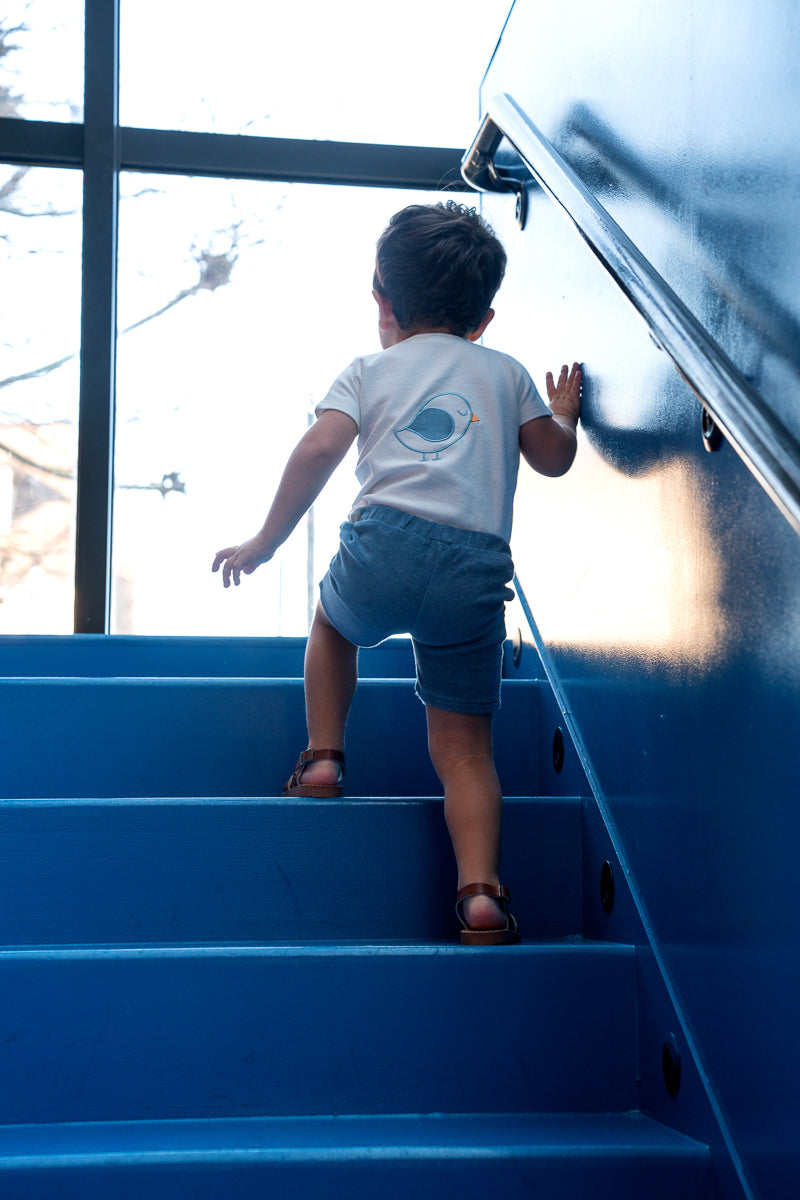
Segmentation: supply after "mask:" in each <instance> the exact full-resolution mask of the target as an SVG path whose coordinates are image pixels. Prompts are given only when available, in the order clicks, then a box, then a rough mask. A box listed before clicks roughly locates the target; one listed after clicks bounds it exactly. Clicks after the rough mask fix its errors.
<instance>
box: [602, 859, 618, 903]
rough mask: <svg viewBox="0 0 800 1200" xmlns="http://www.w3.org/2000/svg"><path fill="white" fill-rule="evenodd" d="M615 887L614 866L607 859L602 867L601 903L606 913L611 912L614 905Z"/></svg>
mask: <svg viewBox="0 0 800 1200" xmlns="http://www.w3.org/2000/svg"><path fill="white" fill-rule="evenodd" d="M615 887H616V885H615V883H614V868H613V867H612V866H611V863H610V862H609V861H608V860H606V861H605V862H604V863H603V866H602V868H601V869H600V903H601V904H602V906H603V912H604V913H610V912H611V910H612V908H613V907H614V895H615Z"/></svg>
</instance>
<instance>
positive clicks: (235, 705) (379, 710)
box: [0, 678, 543, 799]
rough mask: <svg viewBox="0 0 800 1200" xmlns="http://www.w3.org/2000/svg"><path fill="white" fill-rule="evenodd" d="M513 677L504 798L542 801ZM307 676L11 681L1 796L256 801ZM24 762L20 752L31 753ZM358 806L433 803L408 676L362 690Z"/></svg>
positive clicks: (528, 718) (277, 774) (297, 726)
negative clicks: (391, 799)
mask: <svg viewBox="0 0 800 1200" xmlns="http://www.w3.org/2000/svg"><path fill="white" fill-rule="evenodd" d="M541 686H543V685H542V684H541V683H539V682H537V681H533V680H505V681H504V682H503V685H502V698H503V707H502V709H501V710H500V712H499V713H498V715H497V718H496V720H495V730H494V737H495V747H496V754H497V761H498V764H499V773H500V781H501V784H502V787H503V790H504V791H505V792H507V793H508V794H510V795H518V796H520V795H522V796H524V795H535V794H536V793H537V792H538V791H539V787H538V761H537V752H536V743H537V739H536V728H537V690H538V688H540V687H541ZM304 739H305V716H304V703H303V684H302V680H300V679H258V680H255V679H208V678H202V679H162V678H154V679H144V678H137V679H117V678H115V679H78V678H69V679H66V678H64V679H53V678H48V679H6V680H4V681H3V686H2V688H0V796H4V797H9V798H22V797H30V796H35V797H37V798H52V799H61V798H63V797H65V796H67V797H100V796H177V797H190V796H220V795H231V796H257V795H263V794H264V793H265V792H267V793H270V792H275V791H277V790H278V789H279V788H280V786H281V785H282V784H283V783H284V782H285V780H286V779H287V778H288V776H289V774H290V773H291V769H292V767H293V766H294V763H295V760H296V758H297V755H298V753H299V751H300V750H302V749H303V748H304ZM21 746H24V747H25V752H24V753H20V747H21ZM348 764H349V765H348V791H349V792H350V793H351V794H352V795H361V796H381V795H384V796H385V795H392V796H397V795H403V796H428V795H431V794H432V793H435V792H436V791H438V781H437V779H436V776H435V774H434V771H433V768H432V767H431V765H430V762H429V760H428V754H427V735H426V729H425V713H424V708H423V706H422V705H421V704H420V702H419V701H418V700H417V698H416V696H415V695H414V690H413V682H412V681H411V680H410V679H380V680H378V679H364V680H362V681H361V683H360V685H359V687H358V689H357V691H356V697H355V701H354V703H353V709H352V713H351V717H350V723H349V726H348Z"/></svg>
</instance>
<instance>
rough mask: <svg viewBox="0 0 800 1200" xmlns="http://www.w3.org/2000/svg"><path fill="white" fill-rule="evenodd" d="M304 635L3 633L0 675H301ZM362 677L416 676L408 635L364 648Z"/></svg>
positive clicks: (361, 667)
mask: <svg viewBox="0 0 800 1200" xmlns="http://www.w3.org/2000/svg"><path fill="white" fill-rule="evenodd" d="M305 649H306V639H305V638H300V637H295V638H288V637H281V638H257V637H251V638H235V637H234V638H230V637H171V636H170V637H164V636H144V637H143V636H141V635H125V634H113V635H106V634H95V633H75V634H65V635H59V634H51V635H38V636H37V635H30V636H27V635H24V634H23V635H19V636H13V635H12V636H8V635H6V636H4V637H2V638H0V677H2V678H11V677H15V676H16V677H28V678H30V677H31V676H37V677H40V678H46V677H59V676H81V677H83V678H87V677H91V676H94V677H102V676H122V677H125V676H128V677H136V676H150V677H152V678H160V677H166V676H172V677H178V676H183V677H189V678H199V677H203V676H209V677H212V676H219V677H229V678H247V677H253V678H273V677H278V676H284V677H295V678H299V677H300V676H302V674H303V658H304V656H305ZM358 666H359V673H360V674H361V675H362V676H363V677H365V678H366V677H370V678H375V677H380V678H398V677H402V676H408V677H410V678H412V679H413V677H414V652H413V650H412V647H411V641H410V639H409V638H389V640H388V641H386V642H383V643H382V644H381V645H380V646H375V647H373V648H371V649H369V650H362V651H361V652H360V654H359V663H358Z"/></svg>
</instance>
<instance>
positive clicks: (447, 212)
mask: <svg viewBox="0 0 800 1200" xmlns="http://www.w3.org/2000/svg"><path fill="white" fill-rule="evenodd" d="M505 269H506V252H505V250H504V249H503V247H502V246H501V244H500V242H499V241H498V240H497V238H496V237H495V234H494V231H493V230H492V229H491V227H490V226H489V225H488V224H487V223H486V222H485V221H484V220H483V218H482V217H481V216H480V215H479V214H478V213H477V212H476V211H475V209H474V208H467V207H466V205H464V204H456V203H455V201H453V200H448V201H447V203H446V204H411V205H409V206H408V208H404V209H401V211H400V212H398V213H395V215H394V216H393V217H392V219H391V221H390V222H389V224H388V225H387V226H386V229H385V230H384V231H383V233H382V234H381V236H380V239H379V240H378V248H377V255H376V259H375V277H374V280H373V286H374V288H375V290H376V291H377V292H380V293H381V294H382V295H384V296H387V297H388V299H389V301H390V302H391V305H392V310H393V312H394V315H395V318H396V320H397V323H398V325H399V326H400V328H401V329H403V330H415V329H426V328H427V329H432V328H436V329H441V328H444V329H447V330H449V331H450V332H451V333H454V334H456V335H457V336H459V337H466V336H468V335H469V334H470V333H473V332H474V331H475V330H476V329H477V328H478V326H479V325H480V323H481V321H482V320H483V318H484V317H485V316H486V313H487V312H488V310H489V308H490V307H491V303H492V300H493V299H494V296H495V293H496V292H497V289H498V288H499V287H500V284H501V283H502V280H503V275H504V274H505Z"/></svg>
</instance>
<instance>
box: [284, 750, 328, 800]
mask: <svg viewBox="0 0 800 1200" xmlns="http://www.w3.org/2000/svg"><path fill="white" fill-rule="evenodd" d="M320 759H330V760H332V761H333V762H337V763H338V764H339V779H338V781H337V782H336V783H335V784H333V783H303V781H302V776H303V771H304V770H305V769H306V767H307V766H308V764H309V763H310V762H317V761H318V760H320ZM343 779H344V755H343V754H342V752H341V750H304V751H303V753H302V754H301V755H300V757H299V759H298V760H297V766H296V767H295V769H294V772H293V774H292V777H291V779H290V780H289V781H288V783H287V784H286V785H285V787H284V789H283V791H282V792H281V795H282V796H308V797H309V798H310V797H314V796H317V797H318V798H319V799H321V800H325V799H328V798H329V797H333V796H341V794H342V789H341V788H340V787H339V784H340V783H341V782H342V780H343Z"/></svg>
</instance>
